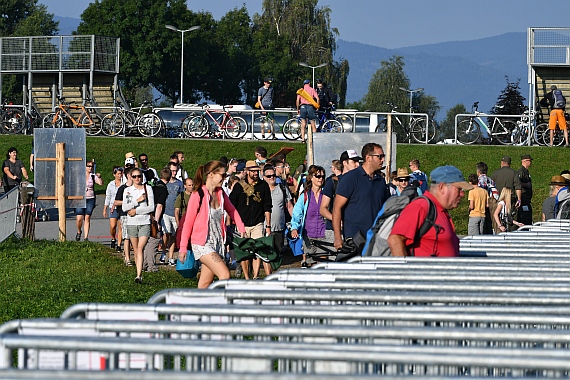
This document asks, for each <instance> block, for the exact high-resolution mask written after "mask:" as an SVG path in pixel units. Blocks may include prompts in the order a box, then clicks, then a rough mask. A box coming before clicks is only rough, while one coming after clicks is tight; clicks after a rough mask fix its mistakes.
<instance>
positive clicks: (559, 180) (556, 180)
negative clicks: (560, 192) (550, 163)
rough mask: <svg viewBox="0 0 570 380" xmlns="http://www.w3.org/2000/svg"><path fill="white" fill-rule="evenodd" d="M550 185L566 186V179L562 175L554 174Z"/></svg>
mask: <svg viewBox="0 0 570 380" xmlns="http://www.w3.org/2000/svg"><path fill="white" fill-rule="evenodd" d="M550 186H566V179H565V178H564V177H563V176H561V175H555V176H552V178H551V179H550Z"/></svg>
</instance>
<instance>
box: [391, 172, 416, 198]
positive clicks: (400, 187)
mask: <svg viewBox="0 0 570 380" xmlns="http://www.w3.org/2000/svg"><path fill="white" fill-rule="evenodd" d="M410 178H411V176H410V174H409V173H408V169H406V168H398V171H397V172H396V182H397V185H396V195H397V196H399V195H401V194H402V191H404V189H405V188H406V187H408V185H409V184H410ZM416 191H417V192H418V195H422V190H421V189H420V188H419V187H416Z"/></svg>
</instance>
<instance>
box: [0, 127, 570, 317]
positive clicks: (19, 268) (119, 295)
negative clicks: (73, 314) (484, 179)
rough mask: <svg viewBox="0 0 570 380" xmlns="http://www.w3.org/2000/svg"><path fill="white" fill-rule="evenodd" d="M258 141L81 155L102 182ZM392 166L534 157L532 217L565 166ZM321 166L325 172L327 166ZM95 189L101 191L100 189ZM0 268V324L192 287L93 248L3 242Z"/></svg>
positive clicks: (542, 160)
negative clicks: (509, 162)
mask: <svg viewBox="0 0 570 380" xmlns="http://www.w3.org/2000/svg"><path fill="white" fill-rule="evenodd" d="M258 144H259V142H257V141H253V142H237V141H229V142H225V141H220V140H216V141H208V140H186V139H142V138H129V139H111V138H97V137H90V138H88V139H87V157H88V158H95V159H96V161H97V170H98V171H100V172H101V173H102V174H103V178H104V179H105V182H108V181H109V180H111V179H112V174H111V173H112V167H113V165H116V164H119V165H120V164H122V163H123V162H124V158H125V156H124V154H125V153H126V152H129V151H132V152H134V153H135V154H137V155H138V154H139V153H141V152H145V153H147V154H148V155H149V157H150V160H151V166H153V167H155V168H159V167H160V166H161V165H162V164H165V163H166V162H168V157H169V156H170V154H171V153H172V152H173V151H174V150H182V151H184V152H185V155H186V161H185V164H184V166H185V168H186V170H187V171H188V172H189V173H194V171H195V170H196V168H197V167H198V165H200V164H202V163H205V162H207V161H209V160H211V159H217V158H219V157H220V156H223V155H225V156H227V157H230V158H231V157H239V158H241V157H243V158H249V159H252V158H253V157H254V156H253V151H254V149H255V146H257V145H258ZM261 144H262V145H263V146H265V147H266V148H267V149H268V151H269V152H270V153H272V152H276V151H277V150H279V149H280V148H281V147H283V146H293V147H294V148H296V149H295V150H294V151H293V152H292V153H291V154H290V155H289V156H288V160H289V162H290V163H291V166H292V167H295V166H296V165H298V164H299V163H301V162H302V160H303V157H304V155H305V152H304V151H303V149H306V147H305V145H302V144H298V143H291V142H287V141H285V142H265V141H264V142H261ZM10 146H15V147H16V148H18V150H19V152H20V158H21V159H22V160H23V161H24V163H25V165H26V167H29V153H30V149H31V137H30V136H0V152H7V150H8V148H9V147H10ZM397 149H398V157H397V167H407V166H408V162H409V160H410V159H413V158H418V159H419V160H420V161H421V162H422V169H423V170H424V171H426V172H427V173H429V172H430V171H431V170H433V169H434V168H435V167H437V166H440V165H455V166H457V167H458V168H459V169H461V170H462V171H463V173H464V174H465V176H466V177H467V175H468V174H469V173H474V172H475V164H476V163H477V162H478V161H485V162H487V164H488V165H489V168H490V172H492V171H493V170H495V169H498V168H499V162H500V159H501V157H502V156H504V155H510V156H511V157H512V158H513V167H515V168H518V167H519V165H520V161H519V157H520V155H521V154H526V153H530V154H531V155H532V157H533V158H534V162H533V166H532V167H531V168H530V173H531V176H532V178H533V184H534V191H535V192H534V194H535V195H534V197H533V208H534V216H535V219H536V220H538V218H539V215H540V212H541V205H542V201H543V200H544V199H545V197H546V196H547V195H548V187H549V186H548V184H549V181H550V177H551V176H552V175H555V174H558V173H560V171H561V170H563V169H567V168H568V167H569V166H570V165H568V162H567V157H568V155H569V153H570V150H565V149H563V148H558V149H550V148H544V147H530V148H521V147H502V146H444V145H430V146H424V145H398V148H397ZM325 167H328V165H326V166H325ZM97 190H98V192H103V191H104V188H103V187H99V188H98V189H97ZM467 213H468V212H467V201H466V200H464V201H463V202H462V203H461V204H460V206H459V208H458V209H456V210H454V211H453V212H452V214H453V218H454V221H455V224H456V227H457V232H458V233H459V234H465V233H466V231H467ZM0 265H1V266H2V268H3V275H2V282H1V283H2V285H3V289H4V291H3V292H2V293H1V295H0V304H1V305H3V307H2V308H1V309H0V323H3V322H5V321H8V320H11V319H16V318H32V317H57V316H59V315H60V314H61V312H62V311H63V310H65V309H66V308H67V307H69V306H71V305H73V304H76V303H80V302H128V303H132V302H146V301H147V300H148V298H149V297H150V296H152V295H153V294H154V293H156V292H157V291H159V290H162V289H165V288H170V287H195V286H196V282H195V281H192V280H185V279H183V278H182V277H181V276H179V275H178V274H177V273H176V272H174V271H166V270H164V271H160V272H159V273H152V274H147V275H145V283H144V284H143V285H142V286H135V285H136V284H135V283H134V282H133V276H134V274H133V273H134V272H133V268H132V267H131V268H127V267H125V266H124V265H123V263H122V259H121V258H119V257H117V256H115V255H113V253H112V251H111V250H110V249H108V248H107V247H104V246H102V245H99V244H94V243H76V242H65V243H58V242H46V241H40V242H21V241H17V240H15V239H10V240H8V241H6V242H4V243H3V244H1V245H0Z"/></svg>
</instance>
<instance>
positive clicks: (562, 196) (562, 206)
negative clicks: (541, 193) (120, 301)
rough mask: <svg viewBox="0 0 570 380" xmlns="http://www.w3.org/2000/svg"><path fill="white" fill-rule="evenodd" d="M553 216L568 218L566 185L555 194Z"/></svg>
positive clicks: (569, 202) (569, 195)
mask: <svg viewBox="0 0 570 380" xmlns="http://www.w3.org/2000/svg"><path fill="white" fill-rule="evenodd" d="M554 217H555V218H556V219H570V189H569V188H568V187H563V188H562V189H561V190H560V191H559V192H558V194H556V201H555V202H554Z"/></svg>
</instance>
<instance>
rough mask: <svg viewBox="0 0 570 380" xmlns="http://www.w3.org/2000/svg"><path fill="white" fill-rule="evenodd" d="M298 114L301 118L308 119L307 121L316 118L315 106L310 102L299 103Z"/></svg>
mask: <svg viewBox="0 0 570 380" xmlns="http://www.w3.org/2000/svg"><path fill="white" fill-rule="evenodd" d="M299 116H301V119H309V121H311V120H316V119H317V117H316V116H315V107H313V106H312V105H310V104H301V112H300V114H299Z"/></svg>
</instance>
